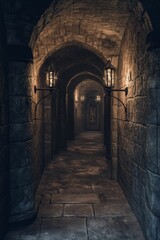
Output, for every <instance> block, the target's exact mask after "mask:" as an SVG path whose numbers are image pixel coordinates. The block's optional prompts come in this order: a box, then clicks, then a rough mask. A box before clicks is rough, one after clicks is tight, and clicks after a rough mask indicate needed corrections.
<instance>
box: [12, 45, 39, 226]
mask: <svg viewBox="0 0 160 240" xmlns="http://www.w3.org/2000/svg"><path fill="white" fill-rule="evenodd" d="M31 63H32V52H31V49H30V48H29V47H27V46H8V80H9V110H10V116H9V121H10V200H11V207H10V222H11V223H15V222H21V221H24V222H25V221H27V222H28V221H30V220H31V219H33V218H34V216H35V185H34V182H35V179H34V152H33V149H34V144H33V122H32V111H31V105H32V94H31V92H32V91H31V77H30V71H31V69H30V68H31Z"/></svg>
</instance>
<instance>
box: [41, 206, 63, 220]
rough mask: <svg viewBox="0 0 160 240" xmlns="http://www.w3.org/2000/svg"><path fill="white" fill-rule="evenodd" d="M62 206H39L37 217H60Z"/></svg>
mask: <svg viewBox="0 0 160 240" xmlns="http://www.w3.org/2000/svg"><path fill="white" fill-rule="evenodd" d="M62 214H63V204H41V205H40V208H39V213H38V215H39V216H40V217H62Z"/></svg>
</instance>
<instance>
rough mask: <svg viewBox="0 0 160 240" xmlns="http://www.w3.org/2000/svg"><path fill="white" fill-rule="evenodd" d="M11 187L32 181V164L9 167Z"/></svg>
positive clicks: (25, 184)
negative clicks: (14, 167)
mask: <svg viewBox="0 0 160 240" xmlns="http://www.w3.org/2000/svg"><path fill="white" fill-rule="evenodd" d="M10 178H11V188H12V189H16V188H20V187H23V186H27V185H30V184H32V183H33V182H34V166H33V165H30V166H26V167H23V168H17V169H11V171H10Z"/></svg>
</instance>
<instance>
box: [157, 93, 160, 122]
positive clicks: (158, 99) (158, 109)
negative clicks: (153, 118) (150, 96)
mask: <svg viewBox="0 0 160 240" xmlns="http://www.w3.org/2000/svg"><path fill="white" fill-rule="evenodd" d="M159 106H160V89H157V112H158V124H160V107H159Z"/></svg>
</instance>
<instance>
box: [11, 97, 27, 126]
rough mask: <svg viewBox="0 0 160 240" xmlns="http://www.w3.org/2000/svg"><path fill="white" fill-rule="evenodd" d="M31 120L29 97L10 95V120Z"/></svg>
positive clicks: (15, 121)
mask: <svg viewBox="0 0 160 240" xmlns="http://www.w3.org/2000/svg"><path fill="white" fill-rule="evenodd" d="M31 120H32V113H31V98H30V97H17V96H14V97H13V96H12V97H10V122H11V123H25V122H30V121H31Z"/></svg>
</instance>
